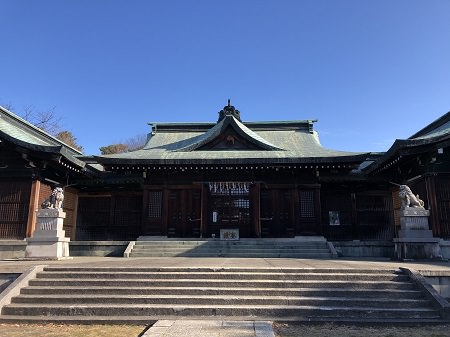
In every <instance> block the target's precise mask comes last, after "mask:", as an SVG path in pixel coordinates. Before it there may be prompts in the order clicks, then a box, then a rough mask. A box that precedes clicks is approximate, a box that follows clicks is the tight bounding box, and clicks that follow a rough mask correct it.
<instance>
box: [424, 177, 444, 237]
mask: <svg viewBox="0 0 450 337" xmlns="http://www.w3.org/2000/svg"><path fill="white" fill-rule="evenodd" d="M425 186H426V189H427V199H428V209H429V210H430V218H429V220H430V229H431V230H432V231H433V235H434V236H436V237H441V235H442V231H441V226H440V221H439V214H438V201H437V196H436V176H435V175H427V176H426V177H425Z"/></svg>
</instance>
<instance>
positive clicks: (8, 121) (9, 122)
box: [0, 107, 85, 167]
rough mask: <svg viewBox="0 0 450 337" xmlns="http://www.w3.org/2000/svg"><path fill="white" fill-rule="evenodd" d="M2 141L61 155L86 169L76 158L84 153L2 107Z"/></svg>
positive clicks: (0, 135) (0, 112)
mask: <svg viewBox="0 0 450 337" xmlns="http://www.w3.org/2000/svg"><path fill="white" fill-rule="evenodd" d="M0 139H3V140H6V141H8V142H10V143H13V144H16V145H18V146H20V147H22V148H24V149H29V150H33V151H41V152H46V153H56V154H60V155H61V156H63V157H64V158H66V159H67V160H68V161H69V162H71V163H73V164H75V165H77V166H78V167H84V166H85V163H84V162H83V161H81V160H80V159H78V158H76V156H80V155H82V152H80V151H78V150H76V149H74V148H72V147H70V146H69V145H67V144H65V143H64V142H62V141H60V140H59V139H56V138H55V137H53V136H51V135H49V134H48V133H46V132H45V131H43V130H41V129H39V128H37V127H35V126H34V125H32V124H31V123H29V122H27V121H26V120H24V119H22V118H20V117H18V116H16V115H15V114H13V113H12V112H10V111H8V110H7V109H5V108H3V107H0Z"/></svg>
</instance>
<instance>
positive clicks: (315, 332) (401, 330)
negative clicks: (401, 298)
mask: <svg viewBox="0 0 450 337" xmlns="http://www.w3.org/2000/svg"><path fill="white" fill-rule="evenodd" d="M273 329H274V332H275V336H276V337H299V336H308V337H450V325H439V326H415V327H397V328H396V327H381V326H374V327H365V326H340V325H332V324H325V325H301V324H285V323H274V325H273Z"/></svg>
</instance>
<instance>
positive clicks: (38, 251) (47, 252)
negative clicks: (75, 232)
mask: <svg viewBox="0 0 450 337" xmlns="http://www.w3.org/2000/svg"><path fill="white" fill-rule="evenodd" d="M65 217H66V213H65V212H63V211H62V209H60V208H59V209H56V208H46V209H40V210H38V211H37V214H36V218H37V222H36V229H35V231H34V233H33V236H32V237H31V238H27V248H26V250H25V257H29V258H43V259H57V260H59V259H67V258H69V242H70V238H66V237H65V231H64V230H63V222H64V218H65Z"/></svg>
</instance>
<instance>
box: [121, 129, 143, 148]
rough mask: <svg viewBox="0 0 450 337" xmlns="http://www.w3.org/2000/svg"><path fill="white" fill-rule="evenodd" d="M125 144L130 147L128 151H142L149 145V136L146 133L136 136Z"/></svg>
mask: <svg viewBox="0 0 450 337" xmlns="http://www.w3.org/2000/svg"><path fill="white" fill-rule="evenodd" d="M124 144H125V145H127V146H128V151H136V150H140V149H142V148H143V147H144V146H145V144H147V135H146V134H145V133H142V134H139V135H136V136H134V137H131V138H129V139H127V140H126V141H125V143H124Z"/></svg>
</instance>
